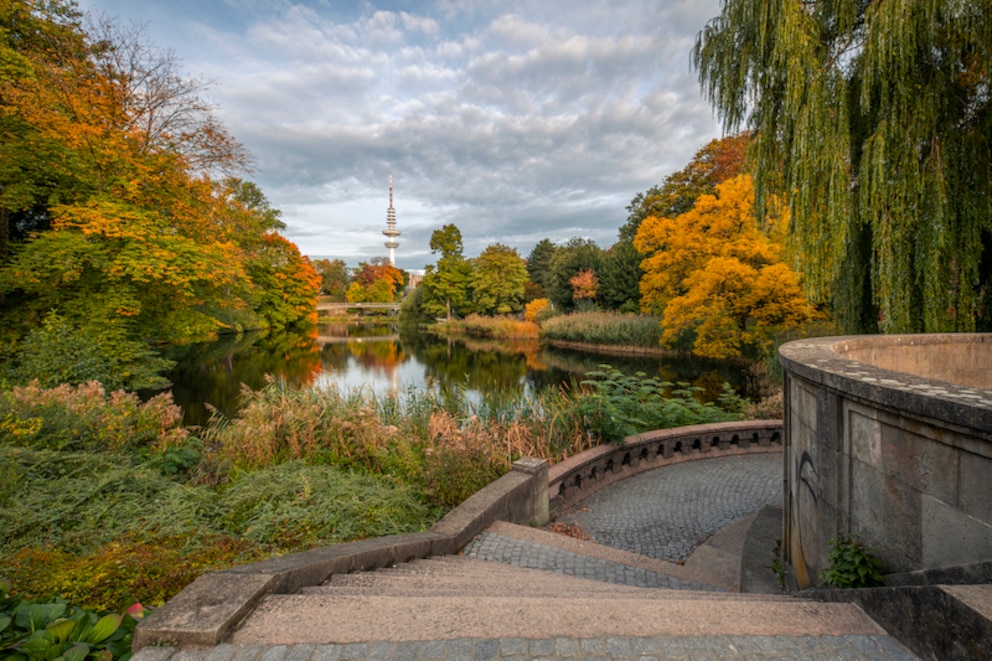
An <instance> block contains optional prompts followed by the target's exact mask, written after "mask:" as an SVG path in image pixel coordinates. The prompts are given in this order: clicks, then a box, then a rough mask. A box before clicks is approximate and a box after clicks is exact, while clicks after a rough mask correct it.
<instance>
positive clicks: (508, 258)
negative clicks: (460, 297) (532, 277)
mask: <svg viewBox="0 0 992 661" xmlns="http://www.w3.org/2000/svg"><path fill="white" fill-rule="evenodd" d="M526 285H527V263H526V262H525V261H524V259H523V258H522V257H520V255H519V254H518V253H517V250H516V248H510V247H508V246H505V245H503V244H502V243H494V244H493V245H491V246H487V247H486V249H485V250H483V251H482V253H481V254H480V255H479V256H478V257H476V258H475V260H474V261H473V269H472V282H471V287H472V304H473V307H474V309H475V311H476V312H478V313H479V314H488V315H493V314H510V313H512V312H520V311H521V310H522V309H523V305H524V291H525V287H526Z"/></svg>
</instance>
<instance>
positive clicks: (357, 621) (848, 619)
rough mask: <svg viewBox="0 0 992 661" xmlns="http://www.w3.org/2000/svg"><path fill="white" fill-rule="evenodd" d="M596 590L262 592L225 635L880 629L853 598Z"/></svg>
mask: <svg viewBox="0 0 992 661" xmlns="http://www.w3.org/2000/svg"><path fill="white" fill-rule="evenodd" d="M647 593H648V595H649V596H644V597H640V598H636V597H633V596H630V597H625V596H621V595H614V596H612V597H611V598H609V599H599V598H597V595H596V594H595V593H585V594H580V595H575V594H561V595H555V596H539V597H529V596H510V597H508V596H490V595H486V594H475V595H471V596H459V595H445V596H438V597H423V596H409V595H404V596H377V595H343V596H342V595H335V594H295V595H269V596H266V597H265V598H263V599H262V600H261V602H260V603H259V604H258V606H257V608H256V609H255V611H254V612H253V613H252V614H251V615H250V616H249V617H248V618H247V619H246V620H245V621H244V622H243V624H242V626H241V627H240V628H239V629H238V630H237V631H236V632H235V633H234V634H233V635H232V636H231V638H230V642H231V643H233V644H236V645H288V644H293V643H315V644H324V643H356V642H362V641H369V640H386V641H397V642H398V641H417V640H452V639H457V638H476V639H479V638H510V637H514V638H554V637H557V636H565V637H573V638H575V637H580V638H581V637H596V636H654V635H672V636H719V635H758V636H816V635H884V631H883V630H882V629H881V628H880V627H879V626H878V625H877V624H875V622H874V621H872V620H871V619H870V618H869V617H868V616H867V615H865V613H864V612H863V611H861V610H860V609H859V608H857V607H856V606H853V605H850V604H836V603H831V604H827V603H816V602H806V601H798V600H791V601H777V600H772V601H765V600H760V601H759V600H755V599H751V598H749V597H748V596H747V595H731V596H733V597H734V598H733V599H728V598H726V596H725V595H720V596H714V595H702V596H700V595H693V596H691V597H690V596H687V595H684V594H683V593H682V592H676V591H670V594H671V595H672V596H671V597H670V598H667V599H658V598H656V597H655V594H656V591H647Z"/></svg>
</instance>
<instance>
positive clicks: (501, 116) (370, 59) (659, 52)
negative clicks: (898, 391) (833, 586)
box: [78, 0, 721, 271]
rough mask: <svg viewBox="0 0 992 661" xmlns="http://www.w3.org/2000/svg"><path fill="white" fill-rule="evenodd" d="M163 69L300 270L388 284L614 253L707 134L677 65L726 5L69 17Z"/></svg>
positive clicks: (341, 8) (638, 3) (97, 1)
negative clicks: (295, 255)
mask: <svg viewBox="0 0 992 661" xmlns="http://www.w3.org/2000/svg"><path fill="white" fill-rule="evenodd" d="M78 2H79V6H80V8H81V9H82V10H83V11H89V12H92V13H93V14H94V15H103V16H106V17H116V18H118V19H119V20H120V21H122V22H123V23H124V24H125V25H131V24H139V25H141V26H143V30H144V36H145V41H146V42H148V43H150V44H153V45H154V46H156V47H157V48H160V49H163V50H171V51H173V52H174V54H175V55H176V56H177V58H178V59H179V60H180V61H181V62H182V68H183V69H184V70H185V71H186V72H187V73H188V74H189V75H190V76H191V77H200V78H203V79H204V80H206V81H208V82H209V83H210V85H209V87H208V88H207V90H206V93H205V96H206V97H207V99H208V100H209V101H211V102H212V103H214V104H215V105H216V107H217V110H216V115H217V116H218V117H219V118H220V120H221V121H222V123H223V124H224V125H225V127H226V128H227V129H228V131H229V132H230V133H231V134H232V135H234V137H235V138H237V140H238V141H240V142H241V143H242V144H243V145H244V146H245V147H247V148H248V150H249V151H250V152H251V153H252V154H253V156H254V160H255V170H254V172H252V173H250V174H248V175H246V176H245V178H246V179H250V180H252V181H254V182H256V183H257V184H258V185H259V186H260V187H261V188H262V191H263V192H264V193H265V195H266V196H267V197H268V199H269V202H270V203H271V204H272V206H274V207H275V208H277V209H280V210H281V211H282V214H283V216H282V218H283V220H284V221H285V223H286V225H287V228H286V230H285V231H284V232H283V233H284V234H285V235H286V236H287V237H288V238H289V239H290V240H292V241H294V242H295V243H296V244H297V245H298V246H299V248H300V250H301V252H303V253H304V254H306V255H309V256H310V257H311V258H330V259H343V260H344V261H345V262H346V263H347V264H348V265H349V266H351V267H354V266H357V264H358V263H359V262H361V261H369V260H370V259H372V258H375V257H385V256H387V255H388V250H387V249H386V247H385V246H384V245H383V243H384V241H386V237H384V236H383V235H382V230H384V229H385V228H386V210H387V207H388V205H389V177H390V175H392V178H393V195H394V202H393V204H394V207H395V209H396V219H397V229H399V230H400V231H401V232H402V234H401V236H400V237H399V239H398V240H399V242H400V246H399V248H398V249H397V250H396V263H397V266H399V267H401V268H404V269H407V270H413V271H417V270H421V269H423V268H424V266H425V265H427V264H431V263H435V262H436V257H437V256H435V255H434V254H432V253H431V250H430V245H429V242H430V236H431V233H432V232H433V231H434V230H436V229H439V228H441V227H442V226H444V225H446V224H454V225H455V226H457V227H458V229H459V230H460V231H461V234H462V239H463V244H464V254H465V256H466V257H475V256H477V255H478V254H479V253H481V252H482V251H483V250H484V249H485V248H486V246H488V245H491V244H494V243H502V244H504V245H508V246H510V247H512V248H516V249H517V250H518V252H519V253H520V255H521V257H525V258H526V257H527V255H528V254H530V251H531V250H532V249H533V247H534V245H535V244H536V243H537V242H538V241H540V240H541V239H545V238H547V239H550V240H551V241H553V242H554V243H557V244H563V243H565V242H567V241H568V240H569V239H570V238H573V237H581V238H584V239H591V240H593V241H595V242H596V243H597V244H598V245H600V246H601V247H603V248H607V247H609V246H610V245H612V244H613V243H614V242H615V241H616V239H617V230H618V229H619V227H620V226H621V225H622V224H623V223H624V221H625V220H626V218H627V211H626V207H627V205H628V204H629V203H630V201H631V200H632V199H633V197H634V196H635V195H636V194H637V193H639V192H643V191H646V190H647V189H649V188H650V187H651V186H654V185H657V184H660V183H662V182H663V181H664V178H665V177H666V176H667V175H668V174H671V173H672V172H674V171H677V170H679V169H681V168H682V167H683V166H685V164H686V163H688V162H689V160H690V159H691V158H692V156H693V154H694V153H695V152H696V151H697V150H698V149H699V148H700V147H702V146H704V145H705V144H706V143H707V142H709V141H710V140H712V139H713V138H718V137H720V135H721V132H720V123H719V121H718V118H717V117H716V116H715V114H714V113H713V112H712V110H711V108H710V106H709V104H708V103H707V102H706V101H705V100H704V99H703V97H702V95H701V92H700V87H699V83H698V80H697V77H696V74H695V72H694V71H693V70H692V69H691V67H690V50H691V48H692V45H693V43H694V41H695V38H696V35H697V33H698V32H699V31H700V30H701V29H702V28H703V27H704V25H705V24H706V22H707V21H708V20H710V19H711V18H712V17H714V16H716V15H717V14H718V13H719V10H720V0H570V1H562V2H550V1H549V0H434V1H414V0H381V1H380V0H375V1H368V0H366V1H360V2H338V1H336V0H169V1H165V0H78Z"/></svg>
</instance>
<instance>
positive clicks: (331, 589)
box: [298, 581, 796, 602]
mask: <svg viewBox="0 0 992 661" xmlns="http://www.w3.org/2000/svg"><path fill="white" fill-rule="evenodd" d="M597 582H598V581H597ZM603 585H607V586H611V587H607V588H605V589H596V590H594V591H592V592H589V593H587V594H588V597H587V598H595V599H655V600H662V599H665V600H667V599H713V600H738V601H749V602H756V601H774V602H795V601H796V599H795V598H794V597H791V596H788V595H768V594H763V595H742V594H740V593H738V592H709V591H702V590H671V589H665V588H639V587H632V586H626V585H613V584H609V583H606V584H603ZM571 587H574V586H571ZM571 593H572V591H571V590H564V589H563V588H562V587H561V586H557V585H550V584H549V585H547V586H528V585H526V584H521V583H510V584H505V585H499V584H496V583H487V584H484V585H481V586H480V585H478V584H474V583H469V582H464V583H461V584H441V585H433V586H432V585H421V584H411V585H377V586H375V587H372V588H370V587H362V586H347V585H341V586H338V585H327V586H315V587H308V588H303V589H302V590H300V591H299V593H298V594H303V595H331V596H379V597H383V596H389V597H444V596H471V597H478V596H479V594H485V595H486V596H487V597H520V598H523V597H557V596H560V595H562V594H571ZM639 593H646V594H639Z"/></svg>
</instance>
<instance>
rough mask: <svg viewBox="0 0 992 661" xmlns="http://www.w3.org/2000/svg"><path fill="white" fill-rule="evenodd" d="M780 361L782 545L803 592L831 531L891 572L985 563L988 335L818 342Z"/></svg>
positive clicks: (990, 447) (990, 462)
mask: <svg viewBox="0 0 992 661" xmlns="http://www.w3.org/2000/svg"><path fill="white" fill-rule="evenodd" d="M780 357H781V362H782V365H783V368H784V371H785V382H786V419H785V424H784V435H785V453H786V457H787V458H786V481H787V485H788V486H787V493H788V496H787V503H786V510H785V512H786V514H785V521H786V526H785V531H784V533H785V535H784V537H785V539H786V540H787V544H786V557H787V559H788V560H789V561H790V562H791V563H792V565H793V567H794V569H795V572H796V577H797V580H798V581H799V584H800V585H801V586H804V587H805V586H810V585H814V584H815V583H816V582H817V580H818V579H817V576H818V574H819V572H820V571H821V570H822V569H824V568H825V567H826V566H827V564H828V562H829V559H828V545H829V541H830V540H831V539H832V538H833V537H835V536H836V535H837V534H838V533H847V534H851V533H853V534H856V535H859V536H860V537H862V538H863V539H864V541H865V542H866V543H867V544H868V545H869V546H871V547H872V548H873V549H874V550H875V551H876V552H877V553H878V554H879V556H880V558H881V559H882V561H883V564H884V565H885V566H886V567H887V569H888V570H890V571H896V572H909V571H913V570H917V569H924V568H937V567H942V566H950V565H955V564H962V563H974V562H980V561H983V560H992V504H990V503H992V486H990V482H992V481H990V480H989V479H988V476H989V474H990V471H992V390H985V389H984V388H992V371H990V373H989V374H984V373H983V372H984V371H986V367H992V335H986V334H953V335H927V336H871V337H836V338H817V339H813V340H802V341H798V342H790V343H788V344H786V345H784V346H783V347H782V348H781V350H780ZM852 358H853V359H852ZM865 361H867V362H865ZM872 362H874V364H871V363H872ZM976 366H981V369H975V368H976ZM894 370H904V371H894ZM958 376H960V379H958ZM955 381H957V382H955Z"/></svg>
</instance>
